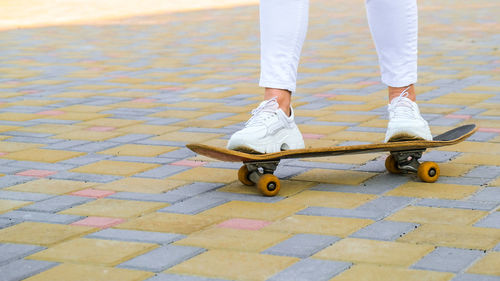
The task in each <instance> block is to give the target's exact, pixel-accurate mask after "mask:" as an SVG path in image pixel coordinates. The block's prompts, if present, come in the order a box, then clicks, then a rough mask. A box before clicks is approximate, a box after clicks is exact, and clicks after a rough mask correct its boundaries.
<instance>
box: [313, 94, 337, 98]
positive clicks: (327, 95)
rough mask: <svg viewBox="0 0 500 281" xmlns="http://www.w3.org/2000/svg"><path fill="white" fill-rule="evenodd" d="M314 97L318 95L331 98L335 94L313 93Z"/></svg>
mask: <svg viewBox="0 0 500 281" xmlns="http://www.w3.org/2000/svg"><path fill="white" fill-rule="evenodd" d="M314 96H315V97H320V98H331V97H334V96H336V95H335V94H315V95H314Z"/></svg>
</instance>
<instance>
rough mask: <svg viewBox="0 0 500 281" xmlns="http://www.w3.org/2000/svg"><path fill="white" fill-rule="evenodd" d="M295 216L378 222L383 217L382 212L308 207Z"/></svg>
mask: <svg viewBox="0 0 500 281" xmlns="http://www.w3.org/2000/svg"><path fill="white" fill-rule="evenodd" d="M297 214H299V215H306V216H324V217H345V218H361V219H371V220H379V219H382V218H383V217H385V214H384V212H381V211H377V210H356V209H340V208H327V207H308V208H306V209H304V210H302V211H299V212H298V213H297Z"/></svg>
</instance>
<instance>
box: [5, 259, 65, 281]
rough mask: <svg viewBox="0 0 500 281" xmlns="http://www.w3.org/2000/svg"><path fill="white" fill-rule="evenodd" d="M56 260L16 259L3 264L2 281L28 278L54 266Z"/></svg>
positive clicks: (16, 280)
mask: <svg viewBox="0 0 500 281" xmlns="http://www.w3.org/2000/svg"><path fill="white" fill-rule="evenodd" d="M56 265H57V263H55V262H48V261H37V260H16V261H13V262H11V263H8V264H5V265H1V266H0V272H2V274H1V275H0V280H1V281H18V280H23V279H25V278H28V277H30V276H32V275H35V274H37V273H40V272H42V271H45V270H47V269H49V268H51V267H53V266H56Z"/></svg>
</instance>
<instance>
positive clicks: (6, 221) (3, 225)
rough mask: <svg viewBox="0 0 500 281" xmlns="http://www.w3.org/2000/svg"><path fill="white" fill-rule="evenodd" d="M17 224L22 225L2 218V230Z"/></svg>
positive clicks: (0, 223) (0, 226)
mask: <svg viewBox="0 0 500 281" xmlns="http://www.w3.org/2000/svg"><path fill="white" fill-rule="evenodd" d="M17 223H20V222H18V221H16V220H13V219H8V218H1V217H0V229H2V228H6V227H8V226H11V225H13V224H17Z"/></svg>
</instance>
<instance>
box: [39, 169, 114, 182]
mask: <svg viewBox="0 0 500 281" xmlns="http://www.w3.org/2000/svg"><path fill="white" fill-rule="evenodd" d="M48 178H49V179H60V180H74V181H85V182H87V181H89V182H99V183H108V182H112V181H115V180H119V179H121V178H123V177H121V176H113V175H98V174H87V173H73V172H68V171H62V172H59V173H57V174H55V175H51V176H48Z"/></svg>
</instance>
